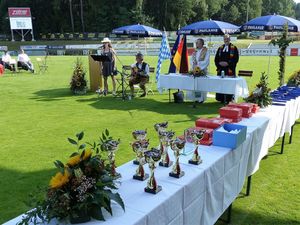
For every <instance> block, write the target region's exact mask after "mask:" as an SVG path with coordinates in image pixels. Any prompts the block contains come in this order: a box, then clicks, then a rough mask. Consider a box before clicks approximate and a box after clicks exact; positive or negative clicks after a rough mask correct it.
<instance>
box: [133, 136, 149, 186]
mask: <svg viewBox="0 0 300 225" xmlns="http://www.w3.org/2000/svg"><path fill="white" fill-rule="evenodd" d="M132 146H133V147H132V148H133V149H134V151H135V153H136V156H137V160H138V162H139V166H138V168H137V170H136V173H135V175H133V179H135V180H141V181H144V180H146V179H147V178H148V177H149V174H147V173H145V171H144V167H143V165H144V164H145V160H144V153H145V151H147V148H148V146H149V140H139V141H135V142H134V143H133V144H132Z"/></svg>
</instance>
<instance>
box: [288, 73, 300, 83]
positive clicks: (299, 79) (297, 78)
mask: <svg viewBox="0 0 300 225" xmlns="http://www.w3.org/2000/svg"><path fill="white" fill-rule="evenodd" d="M287 85H288V86H298V87H299V86H300V70H297V71H295V72H294V73H292V75H291V76H290V77H289V80H288V82H287Z"/></svg>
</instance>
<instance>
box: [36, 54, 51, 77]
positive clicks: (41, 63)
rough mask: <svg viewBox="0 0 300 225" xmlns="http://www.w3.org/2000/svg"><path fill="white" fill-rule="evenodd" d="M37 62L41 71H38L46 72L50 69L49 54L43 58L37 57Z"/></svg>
mask: <svg viewBox="0 0 300 225" xmlns="http://www.w3.org/2000/svg"><path fill="white" fill-rule="evenodd" d="M36 62H37V64H38V68H39V72H38V73H45V72H46V71H47V70H48V65H47V56H45V57H44V59H42V58H36Z"/></svg>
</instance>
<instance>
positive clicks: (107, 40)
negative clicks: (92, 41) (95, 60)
mask: <svg viewBox="0 0 300 225" xmlns="http://www.w3.org/2000/svg"><path fill="white" fill-rule="evenodd" d="M101 42H102V43H111V40H109V38H108V37H105V38H103V40H102V41H101Z"/></svg>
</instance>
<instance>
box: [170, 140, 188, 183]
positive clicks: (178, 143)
mask: <svg viewBox="0 0 300 225" xmlns="http://www.w3.org/2000/svg"><path fill="white" fill-rule="evenodd" d="M184 145H185V141H184V140H181V139H179V138H176V139H175V140H172V141H171V149H172V150H173V151H174V155H175V158H176V161H175V163H174V165H173V168H172V171H171V172H170V173H169V176H170V177H175V178H180V177H182V176H184V171H182V170H181V168H180V164H179V156H180V151H181V150H182V149H183V148H184Z"/></svg>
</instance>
